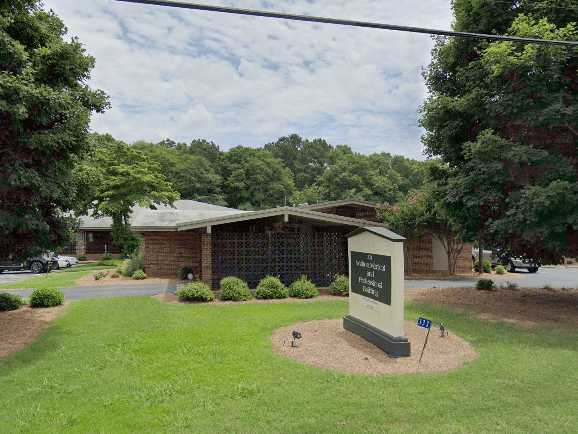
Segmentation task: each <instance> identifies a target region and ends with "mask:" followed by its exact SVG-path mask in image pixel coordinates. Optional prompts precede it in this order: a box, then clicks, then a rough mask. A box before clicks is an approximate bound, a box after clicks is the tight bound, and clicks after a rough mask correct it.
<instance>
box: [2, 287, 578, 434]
mask: <svg viewBox="0 0 578 434" xmlns="http://www.w3.org/2000/svg"><path fill="white" fill-rule="evenodd" d="M346 306H347V305H346V302H345V301H320V302H316V303H305V304H300V303H292V304H252V305H221V306H217V305H210V306H208V305H204V306H201V305H171V304H163V303H160V302H158V301H157V300H155V299H152V298H122V299H102V300H92V301H81V302H75V303H73V304H72V305H71V306H70V307H69V310H68V312H67V313H66V314H65V315H63V316H62V317H61V318H59V319H58V320H57V321H56V323H55V324H54V325H53V326H52V327H50V328H49V329H48V330H47V331H46V332H45V333H44V335H43V336H42V337H41V339H39V340H38V341H37V342H36V343H34V344H33V345H32V346H31V347H29V348H27V349H25V350H23V351H22V352H20V353H18V354H15V355H13V356H12V357H10V358H7V359H5V360H3V361H0V391H1V392H0V432H2V433H11V432H35V433H44V432H51V433H64V432H77V433H89V432H90V433H96V432H98V433H116V432H119V433H129V432H138V433H161V432H171V433H178V432H201V433H209V432H219V433H276V432H279V433H287V432H289V433H319V432H327V433H334V432H351V433H365V432H367V433H376V432H420V433H424V432H431V433H454V432H457V433H472V432H508V433H511V432H534V433H536V432H552V433H564V432H576V427H578V411H576V403H577V402H578V387H576V385H577V384H578V332H576V331H574V332H570V331H559V330H552V329H539V330H533V331H525V330H522V329H517V328H514V327H512V326H509V325H505V324H498V323H486V322H480V321H478V320H475V319H474V318H472V317H469V316H468V315H466V314H462V313H457V312H452V311H449V310H439V309H434V308H431V307H427V306H409V307H408V315H409V317H411V318H415V317H416V315H417V314H425V315H428V316H430V317H433V318H435V319H436V320H443V321H444V323H446V324H447V325H448V326H449V329H450V332H455V333H458V334H460V335H461V336H463V337H464V338H466V339H468V340H469V341H470V342H471V343H472V344H473V345H474V346H475V347H476V349H477V350H478V351H479V353H480V358H479V359H478V360H477V361H475V362H473V363H472V364H470V365H468V366H467V367H465V368H463V369H461V370H459V371H456V372H453V373H449V374H435V375H417V376H416V375H409V376H408V375H406V376H382V377H364V376H351V375H342V374H337V373H333V372H330V371H324V370H320V369H316V368H313V367H309V366H305V365H301V364H298V363H297V362H294V361H291V360H286V359H284V358H282V357H280V356H277V355H276V354H274V353H273V352H272V350H271V344H270V335H271V332H272V331H273V330H274V329H276V328H277V327H280V326H283V325H288V324H291V323H294V322H296V321H300V320H309V319H322V318H339V317H341V316H342V315H344V313H345V312H346ZM304 338H305V339H307V336H305V337H304Z"/></svg>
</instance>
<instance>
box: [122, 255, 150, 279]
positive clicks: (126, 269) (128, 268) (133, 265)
mask: <svg viewBox="0 0 578 434" xmlns="http://www.w3.org/2000/svg"><path fill="white" fill-rule="evenodd" d="M137 270H143V271H146V269H145V266H144V256H143V255H136V256H133V257H132V258H130V259H127V260H126V261H125V263H124V266H123V270H122V274H123V276H126V277H132V275H133V274H134V272H135V271H137Z"/></svg>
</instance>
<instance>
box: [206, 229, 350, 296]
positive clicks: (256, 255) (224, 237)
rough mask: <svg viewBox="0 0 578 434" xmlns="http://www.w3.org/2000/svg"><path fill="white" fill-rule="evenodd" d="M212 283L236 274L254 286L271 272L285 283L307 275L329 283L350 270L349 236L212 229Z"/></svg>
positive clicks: (319, 281) (216, 284)
mask: <svg viewBox="0 0 578 434" xmlns="http://www.w3.org/2000/svg"><path fill="white" fill-rule="evenodd" d="M212 238H213V264H212V273H213V287H214V288H217V287H218V285H219V281H220V279H222V278H223V277H226V276H237V277H240V278H241V279H244V280H246V281H247V283H249V286H251V287H253V288H254V287H255V286H257V284H258V283H259V280H260V279H262V278H263V277H265V276H266V275H268V274H270V275H273V276H279V277H280V278H281V280H282V281H283V283H285V284H286V285H288V284H290V283H291V282H293V281H295V280H297V279H298V278H299V277H300V276H301V275H303V274H305V275H307V276H308V277H309V278H310V279H311V280H312V281H313V282H315V284H316V285H319V286H328V285H329V284H330V283H331V281H332V279H333V277H334V276H335V275H336V274H347V267H348V258H347V238H346V236H345V234H343V233H332V232H318V233H315V232H312V233H286V232H278V233H274V232H269V233H234V232H231V233H227V232H223V233H213V234H212Z"/></svg>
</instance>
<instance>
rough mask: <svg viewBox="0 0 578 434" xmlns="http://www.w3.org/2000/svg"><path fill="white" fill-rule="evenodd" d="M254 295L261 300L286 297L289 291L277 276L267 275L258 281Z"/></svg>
mask: <svg viewBox="0 0 578 434" xmlns="http://www.w3.org/2000/svg"><path fill="white" fill-rule="evenodd" d="M255 297H257V298H259V299H261V300H272V299H280V298H287V297H289V291H288V290H287V288H286V287H285V285H283V283H282V282H281V281H280V280H279V279H278V278H277V277H273V276H267V277H265V278H263V279H261V281H260V282H259V285H258V286H257V291H256V292H255Z"/></svg>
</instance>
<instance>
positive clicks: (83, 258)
mask: <svg viewBox="0 0 578 434" xmlns="http://www.w3.org/2000/svg"><path fill="white" fill-rule="evenodd" d="M76 259H78V260H79V261H86V260H87V259H88V258H87V257H86V255H80V256H79V257H78V258H76Z"/></svg>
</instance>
